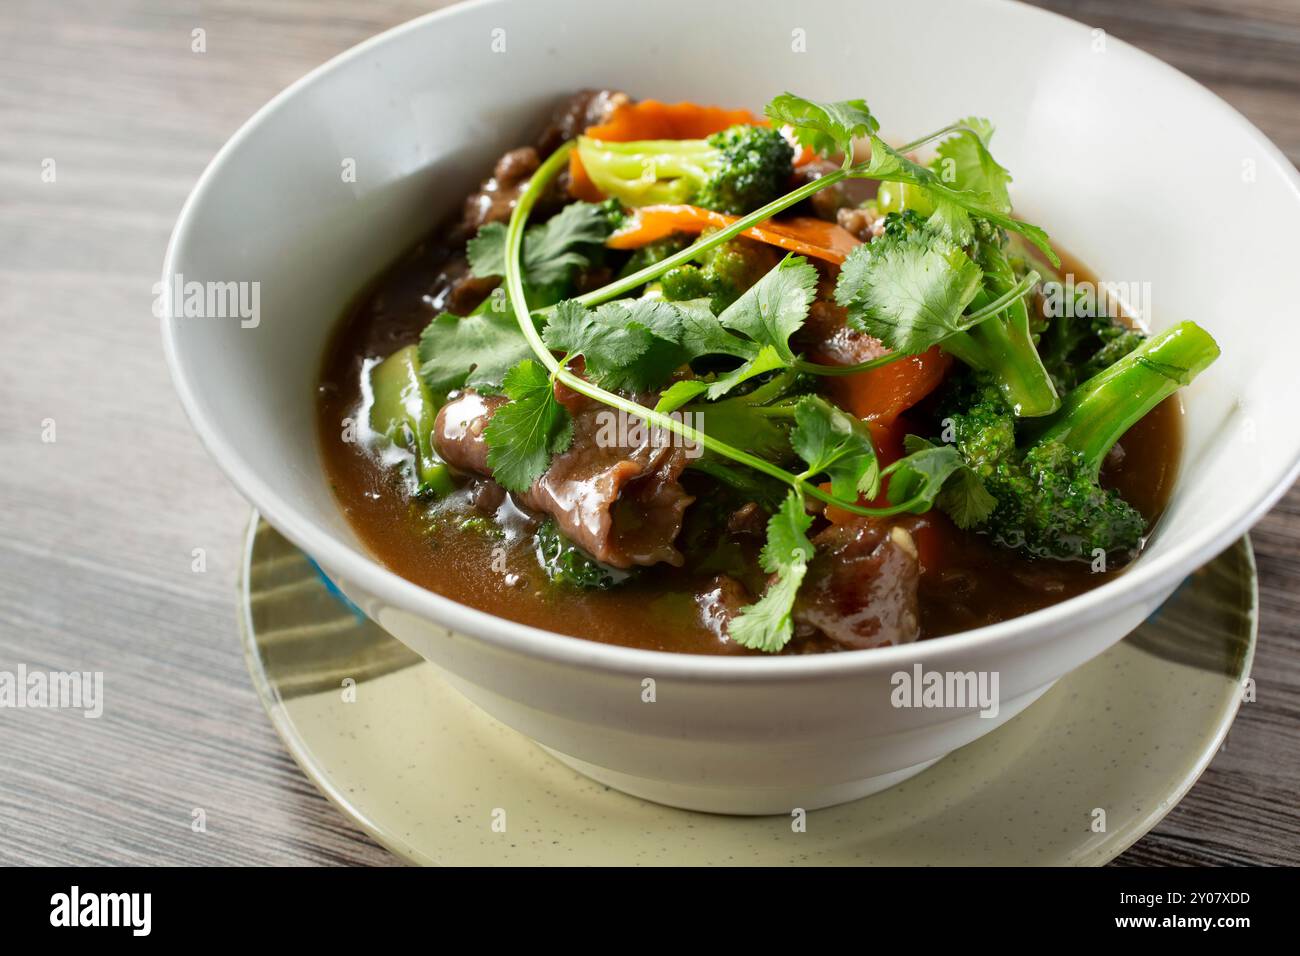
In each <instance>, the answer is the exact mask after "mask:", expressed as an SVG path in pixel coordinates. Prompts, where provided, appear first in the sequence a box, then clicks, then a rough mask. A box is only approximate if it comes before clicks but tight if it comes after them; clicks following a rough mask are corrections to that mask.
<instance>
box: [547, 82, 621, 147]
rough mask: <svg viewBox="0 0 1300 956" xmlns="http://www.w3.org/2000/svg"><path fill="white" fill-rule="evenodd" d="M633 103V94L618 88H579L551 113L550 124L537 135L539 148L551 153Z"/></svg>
mask: <svg viewBox="0 0 1300 956" xmlns="http://www.w3.org/2000/svg"><path fill="white" fill-rule="evenodd" d="M630 102H632V100H631V97H629V96H628V95H627V94H626V93H621V92H619V91H617V90H579V91H578V92H577V93H574V94H573V96H571V97H569V98H568V99H567V100H565V101H564V102H563V103H561V104H560V105H559V106H558V107H557V108H556V110H555V112H554V113H552V114H551V121H550V123H548V124H547V126H546V129H545V130H543V131H542V135H541V136H539V137H538V138H537V148H538V150H539V151H540V152H541V153H542V154H543V155H546V156H549V155H550V154H551V153H553V152H555V150H557V149H558V148H559V147H560V146H562V145H564V144H565V143H567V142H568V141H569V140H571V139H573V138H574V137H575V136H579V135H581V133H582V131H583V130H584V129H586V128H587V127H588V126H599V125H601V124H602V123H605V122H607V121H608V120H609V118H610V116H612V115H613V113H614V110H616V109H618V107H620V106H622V105H623V104H624V103H630Z"/></svg>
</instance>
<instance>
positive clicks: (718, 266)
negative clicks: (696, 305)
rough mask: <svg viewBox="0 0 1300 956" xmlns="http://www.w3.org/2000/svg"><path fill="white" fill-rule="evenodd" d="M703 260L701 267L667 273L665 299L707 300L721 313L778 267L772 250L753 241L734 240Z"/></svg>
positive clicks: (663, 285)
mask: <svg viewBox="0 0 1300 956" xmlns="http://www.w3.org/2000/svg"><path fill="white" fill-rule="evenodd" d="M700 259H701V261H700V264H699V265H695V264H691V265H684V266H677V267H676V268H675V269H670V270H669V271H668V272H665V273H664V275H663V277H662V278H661V279H660V280H659V285H660V291H661V292H662V294H663V297H664V298H665V299H668V300H669V301H672V302H681V301H685V300H690V299H708V300H709V304H710V307H711V308H712V309H713V311H714V312H715V313H718V312H722V311H723V310H724V309H726V308H727V307H728V306H729V305H731V304H732V303H733V302H735V301H736V300H737V299H738V298H740V296H741V294H742V293H743V292H745V290H746V289H748V288H749V287H750V286H752V285H753V284H754V283H756V282H757V281H758V280H759V279H760V278H762V277H763V276H764V275H766V274H767V273H768V272H770V271H771V269H772V267H773V266H775V265H776V263H777V257H776V255H775V253H774V252H773V249H772V247H771V246H768V245H765V244H762V243H758V242H755V241H753V240H751V239H733V240H731V241H730V242H728V243H725V244H723V245H721V246H718V247H717V248H716V249H711V250H710V251H709V252H707V253H705V254H704V255H703V256H701V257H700Z"/></svg>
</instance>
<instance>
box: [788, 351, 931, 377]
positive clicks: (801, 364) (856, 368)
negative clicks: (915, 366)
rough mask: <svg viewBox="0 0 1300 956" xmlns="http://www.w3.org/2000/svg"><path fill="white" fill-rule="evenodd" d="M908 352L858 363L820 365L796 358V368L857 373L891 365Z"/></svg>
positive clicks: (891, 353)
mask: <svg viewBox="0 0 1300 956" xmlns="http://www.w3.org/2000/svg"><path fill="white" fill-rule="evenodd" d="M908 355H909V353H907V352H890V353H888V354H887V355H880V356H877V357H876V358H873V359H870V360H869V361H866V362H859V363H858V364H856V365H818V364H817V363H816V362H805V361H804V360H803V359H800V358H797V359H795V360H794V365H792V366H791V368H794V369H796V370H798V371H800V372H807V373H808V374H809V375H857V374H858V373H859V372H869V371H871V370H872V369H873V368H880V367H881V366H882V365H889V364H890V363H892V362H897V361H898V360H899V359H903V358H907V357H908Z"/></svg>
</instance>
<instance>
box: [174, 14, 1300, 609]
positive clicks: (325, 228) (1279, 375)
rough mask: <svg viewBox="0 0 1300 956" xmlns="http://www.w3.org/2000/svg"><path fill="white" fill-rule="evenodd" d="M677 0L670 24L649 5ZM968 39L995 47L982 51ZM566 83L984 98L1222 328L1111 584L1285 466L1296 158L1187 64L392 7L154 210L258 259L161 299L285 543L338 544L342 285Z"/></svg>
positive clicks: (206, 409)
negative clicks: (336, 358)
mask: <svg viewBox="0 0 1300 956" xmlns="http://www.w3.org/2000/svg"><path fill="white" fill-rule="evenodd" d="M686 18H689V19H690V21H691V22H692V23H693V24H694V27H693V29H691V30H690V31H687V32H685V33H682V32H680V31H676V30H673V31H671V32H670V31H669V30H668V29H667V28H666V26H665V24H671V23H674V22H681V21H682V20H684V19H686ZM922 37H923V38H924V41H923V42H924V47H925V56H924V57H923V58H922V57H919V56H918V55H917V52H916V44H917V42H918V38H922ZM977 41H978V42H977ZM990 44H993V45H994V47H995V48H1005V49H1006V50H1007V55H1005V56H999V57H996V58H990V57H988V56H987V55H986V51H987V50H988V49H989V46H990ZM933 64H948V65H949V67H950V68H948V69H942V70H940V69H937V68H935V66H933ZM588 86H613V87H617V88H622V89H625V90H627V91H628V92H630V93H631V94H633V95H635V96H639V97H654V98H659V99H665V100H676V99H692V100H699V101H706V102H716V103H721V104H727V105H743V106H748V107H750V108H753V109H760V108H761V107H762V105H763V103H764V102H765V101H766V100H767V99H768V98H769V97H770V96H772V95H774V94H775V93H778V92H781V91H782V90H787V89H788V90H793V91H796V92H799V93H801V94H803V95H807V96H810V97H813V98H818V99H844V98H850V97H856V96H862V97H865V98H866V99H867V100H868V102H869V103H870V104H871V106H872V109H873V111H874V112H875V113H876V114H877V115H878V116H879V117H880V118H881V121H882V125H883V132H884V133H885V134H886V135H887V137H888V138H891V139H894V140H896V141H904V140H906V139H909V138H911V137H913V136H915V135H919V134H921V133H924V132H926V131H929V130H931V129H935V128H938V127H940V126H942V125H944V124H945V123H947V122H950V121H952V120H954V119H956V118H958V117H963V116H968V115H972V114H975V115H981V116H988V117H990V118H991V119H992V120H993V121H994V122H995V123H996V125H997V134H996V136H995V138H994V141H993V145H994V147H995V152H996V155H997V156H998V158H999V160H1000V161H1001V162H1003V163H1004V164H1005V165H1007V166H1008V167H1009V168H1010V169H1011V170H1012V172H1013V173H1014V175H1015V182H1014V184H1013V196H1014V199H1015V202H1016V205H1017V212H1018V214H1019V215H1021V216H1022V217H1024V218H1027V219H1030V220H1033V221H1036V222H1039V223H1041V224H1043V225H1044V226H1045V227H1046V228H1047V229H1048V231H1049V232H1050V233H1051V234H1052V236H1053V237H1054V238H1055V239H1056V240H1057V241H1059V242H1060V243H1061V245H1062V247H1063V248H1065V249H1068V250H1070V251H1071V252H1072V253H1074V254H1075V255H1077V256H1078V257H1080V258H1081V259H1082V260H1083V261H1084V262H1085V263H1087V264H1088V265H1089V266H1090V267H1091V268H1092V269H1094V270H1095V271H1096V272H1097V273H1099V274H1100V275H1101V276H1102V277H1103V278H1104V279H1107V280H1115V281H1123V282H1132V283H1137V284H1139V286H1140V288H1142V289H1144V290H1146V292H1145V293H1144V295H1149V309H1148V310H1146V311H1145V314H1144V316H1143V317H1144V319H1146V321H1147V322H1148V323H1149V324H1150V326H1151V327H1152V328H1154V329H1160V328H1163V327H1166V326H1168V325H1171V324H1174V323H1176V322H1178V321H1180V320H1183V319H1195V320H1196V321H1197V322H1199V323H1201V324H1202V325H1204V326H1205V327H1206V328H1208V329H1209V330H1210V331H1211V332H1212V333H1213V334H1214V335H1215V337H1216V338H1217V339H1218V340H1219V342H1220V345H1221V346H1222V348H1223V356H1222V358H1221V359H1220V360H1219V362H1218V363H1217V364H1216V365H1215V366H1214V367H1213V368H1212V369H1211V370H1210V371H1209V372H1207V373H1206V374H1205V375H1203V376H1202V377H1201V378H1200V379H1199V380H1198V381H1197V382H1196V383H1195V385H1194V386H1193V387H1192V388H1190V389H1188V390H1187V392H1186V394H1185V402H1186V408H1187V419H1186V424H1187V428H1186V441H1185V447H1184V451H1183V462H1182V469H1181V480H1180V484H1179V487H1178V490H1177V492H1176V494H1175V496H1174V500H1173V502H1172V505H1171V507H1170V509H1169V511H1168V513H1167V514H1166V516H1165V518H1164V520H1163V521H1162V524H1161V526H1160V528H1159V531H1158V533H1157V535H1156V537H1155V540H1154V542H1153V544H1152V546H1151V548H1150V550H1149V552H1148V553H1147V554H1146V555H1145V556H1144V558H1143V559H1142V562H1140V566H1139V567H1138V568H1136V569H1134V571H1133V572H1132V573H1131V574H1130V575H1126V576H1125V578H1122V579H1120V581H1119V582H1117V583H1116V584H1114V585H1110V586H1109V587H1116V588H1123V587H1125V586H1127V585H1126V581H1127V579H1131V578H1135V577H1139V576H1140V575H1141V574H1147V573H1150V574H1157V573H1160V570H1161V569H1162V568H1163V569H1165V570H1168V569H1170V568H1172V567H1173V565H1174V564H1176V563H1178V562H1183V563H1184V564H1185V563H1186V562H1187V561H1188V560H1189V559H1190V558H1191V557H1193V556H1195V557H1199V558H1201V559H1208V558H1209V557H1210V556H1211V554H1210V553H1209V552H1210V551H1211V550H1212V549H1213V548H1214V547H1216V546H1222V545H1226V544H1227V543H1228V541H1227V539H1226V537H1225V536H1226V535H1229V534H1232V533H1234V529H1235V533H1239V532H1240V530H1242V527H1243V526H1244V523H1245V522H1246V521H1247V520H1248V519H1249V518H1251V517H1252V516H1253V515H1254V514H1255V513H1257V512H1258V510H1259V509H1260V508H1262V507H1263V506H1264V505H1265V504H1266V503H1267V502H1268V501H1269V500H1270V499H1271V496H1273V495H1275V494H1276V493H1277V491H1278V489H1279V486H1280V485H1281V484H1282V483H1283V482H1284V481H1285V480H1286V478H1287V476H1288V475H1290V474H1291V473H1292V470H1293V467H1294V464H1295V462H1296V459H1297V454H1298V452H1300V423H1297V421H1296V419H1295V417H1294V415H1293V414H1292V411H1291V410H1292V408H1294V407H1295V405H1296V401H1297V398H1300V376H1297V375H1295V374H1294V372H1293V371H1292V370H1291V368H1290V364H1291V361H1292V359H1291V355H1290V353H1291V351H1292V349H1291V346H1293V345H1294V344H1296V340H1297V336H1298V334H1300V333H1298V332H1297V326H1296V323H1295V320H1294V315H1293V312H1294V310H1293V308H1292V306H1291V296H1290V295H1289V294H1288V293H1287V289H1288V286H1289V282H1290V279H1291V273H1292V271H1293V270H1294V268H1295V266H1294V263H1296V262H1297V261H1300V229H1297V228H1296V226H1297V225H1300V194H1298V192H1297V186H1296V181H1297V177H1296V175H1295V171H1294V169H1292V168H1291V167H1290V165H1289V164H1287V163H1286V161H1285V160H1284V159H1282V158H1281V156H1280V154H1278V153H1277V151H1276V150H1275V149H1274V148H1273V147H1272V146H1271V145H1270V144H1268V143H1267V141H1266V140H1264V138H1263V137H1262V136H1261V135H1260V134H1259V133H1258V132H1257V131H1255V130H1254V129H1253V128H1252V127H1251V126H1250V125H1249V124H1247V123H1246V122H1245V121H1244V120H1242V119H1241V118H1240V117H1239V116H1238V115H1237V114H1235V113H1234V112H1233V111H1231V110H1230V109H1229V108H1227V107H1226V106H1225V105H1224V104H1222V103H1221V102H1220V101H1218V100H1217V99H1215V98H1214V97H1213V96H1212V95H1210V94H1209V93H1208V92H1206V91H1204V90H1203V89H1202V88H1200V87H1199V86H1197V85H1195V84H1194V83H1192V82H1191V81H1189V80H1187V79H1186V78H1185V77H1182V76H1181V75H1179V74H1177V73H1175V72H1174V71H1173V70H1171V69H1169V68H1167V67H1165V66H1163V65H1162V64H1159V63H1158V62H1156V61H1154V60H1153V59H1151V58H1150V57H1148V56H1146V55H1145V54H1142V53H1139V52H1138V51H1135V50H1133V49H1132V48H1128V47H1126V46H1124V45H1123V44H1120V43H1119V42H1117V41H1115V40H1113V39H1110V38H1108V37H1105V36H1102V35H1099V34H1097V33H1094V32H1093V31H1091V30H1089V29H1088V28H1086V27H1084V26H1082V25H1079V24H1075V23H1072V22H1069V21H1066V20H1064V19H1061V18H1059V17H1056V16H1054V15H1050V14H1046V13H1043V12H1041V11H1037V10H1034V9H1031V8H1027V7H1021V6H1019V5H1014V4H1003V3H994V2H976V3H968V2H961V3H957V2H953V3H949V2H938V0H928V2H921V3H913V4H907V5H903V6H899V5H897V4H888V5H887V4H884V3H862V2H857V0H855V2H847V0H846V2H842V3H841V2H826V3H818V4H813V5H804V6H802V7H799V8H792V7H791V6H790V5H789V4H787V3H785V2H782V0H758V2H754V0H751V2H750V3H748V4H747V5H746V14H745V16H744V17H742V18H737V17H736V15H735V13H734V10H728V9H725V8H724V7H723V6H722V5H709V4H700V3H698V2H697V0H692V2H687V0H660V2H658V3H656V4H653V5H644V4H617V5H615V4H596V3H589V2H579V0H559V2H553V3H549V4H546V5H541V4H532V3H524V2H513V0H503V2H492V3H472V4H468V5H466V6H463V7H456V8H453V9H452V10H450V11H448V12H446V13H444V14H438V15H434V16H431V17H426V18H423V19H421V20H419V21H415V22H413V23H412V24H408V25H407V26H405V27H402V28H399V29H398V30H396V31H392V32H390V33H388V34H385V35H382V36H381V37H378V38H375V39H373V40H371V41H368V42H367V43H365V44H362V45H361V46H360V47H358V48H356V49H354V50H352V51H350V52H349V53H347V54H344V55H343V56H342V57H340V58H339V59H337V60H335V61H333V62H332V63H330V64H329V65H327V66H326V67H325V68H323V69H321V70H319V71H317V72H316V73H314V74H312V75H310V76H309V77H307V78H306V79H305V80H303V81H300V82H299V83H298V84H297V85H295V86H294V87H292V88H291V89H290V90H289V91H286V93H285V94H282V95H281V96H280V97H279V98H277V99H276V100H275V101H273V102H272V103H271V104H270V105H269V106H268V107H267V108H265V109H264V110H263V111H262V112H260V113H259V114H258V115H257V116H256V117H255V118H254V119H253V120H252V121H250V123H249V124H248V125H247V126H246V127H245V128H244V129H242V130H241V131H240V133H239V134H237V135H236V137H235V138H234V139H233V140H232V141H231V143H230V144H228V145H227V147H226V149H225V150H223V152H222V153H221V154H220V155H219V157H218V158H217V160H215V161H214V163H213V165H212V167H211V168H210V169H209V170H208V172H207V173H206V174H205V176H204V178H203V180H202V181H201V183H200V185H199V187H198V188H196V190H195V193H194V195H193V196H192V197H191V200H190V202H189V204H188V205H187V207H186V209H185V211H184V213H183V214H182V218H181V222H180V224H179V225H178V228H177V232H176V234H175V236H174V237H173V244H172V248H171V249H170V251H169V255H168V262H167V266H166V268H167V271H168V273H169V275H168V277H167V278H168V281H170V282H173V283H175V282H176V281H177V278H176V277H180V278H181V280H182V281H183V282H184V283H190V282H200V283H212V282H216V283H227V282H232V281H234V282H247V283H257V298H256V303H257V305H258V315H257V316H256V324H255V325H254V323H253V320H252V319H245V320H244V321H241V320H240V317H238V316H234V317H228V318H222V317H206V318H205V317H189V318H186V317H166V318H164V325H165V327H166V333H167V337H168V340H169V346H168V348H169V354H170V356H171V360H172V362H173V369H174V373H175V376H176V378H177V382H178V386H179V388H180V391H181V394H182V396H183V398H184V399H185V401H186V404H187V406H188V408H189V411H190V413H191V416H192V417H193V418H194V419H195V422H196V425H197V427H198V429H199V431H200V433H201V434H202V436H203V437H204V439H205V441H207V443H208V444H209V446H210V447H211V448H212V450H213V452H214V454H215V455H216V457H217V458H218V460H219V461H220V462H221V463H222V465H223V466H224V467H225V468H226V469H227V471H228V472H229V473H230V474H231V476H232V478H233V479H234V480H235V482H236V484H237V485H238V486H239V487H240V488H241V490H243V491H244V492H245V494H247V495H248V496H249V497H250V498H252V499H253V501H254V502H255V503H256V504H257V505H258V506H259V507H260V508H261V509H262V510H263V512H264V513H265V514H267V515H268V516H269V518H270V519H271V520H272V521H273V523H276V524H277V525H278V526H280V527H281V528H282V529H284V530H286V531H287V533H289V534H290V536H291V537H295V539H297V540H298V542H299V543H300V544H304V543H305V542H304V541H303V540H302V535H301V534H295V533H294V532H295V529H302V528H308V527H310V528H313V529H314V533H315V534H323V535H325V536H327V537H328V538H329V539H332V541H333V542H334V544H335V545H336V546H337V547H339V548H351V549H356V551H357V552H359V551H360V548H359V546H358V545H357V543H356V539H355V537H354V536H353V534H352V532H351V530H350V529H349V527H348V525H347V523H346V521H345V520H344V518H343V516H342V515H341V514H340V512H339V510H338V508H337V506H336V504H335V501H334V499H333V496H332V494H331V492H330V489H329V487H328V485H327V482H326V481H325V477H324V473H323V470H322V467H321V463H320V458H319V452H318V448H317V441H316V426H315V420H314V412H313V408H314V400H315V396H314V390H315V385H316V377H317V375H318V372H319V368H320V363H321V359H322V355H323V350H324V347H325V343H326V341H327V339H328V336H329V334H330V331H331V329H332V328H333V327H334V325H335V323H336V321H337V320H338V319H339V317H340V315H341V313H342V311H343V309H344V307H345V306H346V304H347V303H348V302H349V301H350V300H351V299H352V298H353V296H354V295H355V294H356V293H357V292H358V290H360V289H361V288H362V286H363V285H364V284H365V283H366V282H367V281H368V280H369V279H371V278H372V277H373V276H375V275H376V274H377V273H378V272H379V271H380V270H381V269H382V268H383V267H384V266H385V265H386V264H387V263H388V262H390V261H391V260H392V259H393V258H394V257H395V256H396V255H398V254H399V253H400V252H401V251H402V250H403V249H404V248H406V247H408V246H409V245H410V244H411V243H412V242H413V241H415V240H416V239H417V238H418V237H419V236H420V235H422V234H423V233H425V232H426V231H427V230H428V229H429V228H430V227H431V225H432V224H434V223H435V222H437V221H438V220H439V219H441V218H442V217H443V216H444V215H446V214H448V213H449V212H450V211H451V210H452V209H453V208H454V207H455V206H456V205H457V204H458V203H459V201H460V199H461V197H463V196H464V195H465V194H466V193H467V192H468V191H469V190H470V189H471V188H473V186H474V185H475V184H476V183H477V181H478V180H479V179H480V178H482V177H483V176H484V174H485V173H486V171H487V170H488V169H489V168H490V165H491V163H492V162H493V160H494V159H495V158H496V157H497V156H498V155H499V154H500V153H501V152H502V151H503V150H504V149H506V148H508V147H510V146H512V145H517V144H518V143H520V142H524V141H526V140H527V139H528V138H529V136H530V135H531V134H532V133H533V132H534V131H535V130H536V129H537V128H538V127H539V125H540V123H541V120H542V118H543V117H544V116H545V114H546V112H547V111H548V110H549V107H550V106H551V105H552V104H553V103H554V102H556V101H557V100H558V99H559V98H560V97H562V96H564V95H565V94H567V93H569V92H571V91H574V90H576V89H579V88H582V87H588ZM349 169H355V177H354V178H355V181H350V180H351V179H352V178H353V177H350V176H348V175H345V173H347V172H348V170H349ZM1142 284H1145V285H1142ZM174 287H176V288H179V289H180V290H181V291H184V286H174ZM178 307H179V304H178V303H176V302H173V308H174V309H176V308H178ZM181 311H183V308H182V309H181ZM339 553H342V552H341V551H340V552H339ZM353 560H356V561H363V560H365V559H364V558H363V557H361V555H360V554H359V553H358V554H356V555H355V557H354V558H353ZM1148 568H1150V569H1151V570H1150V571H1149V572H1148V571H1147V569H1148ZM1102 590H1103V591H1105V590H1106V589H1102ZM1100 593H1101V592H1093V594H1092V595H1090V596H1085V597H1083V598H1080V599H1077V600H1080V601H1089V600H1094V601H1095V600H1098V599H1099V598H1097V597H1096V595H1098V594H1100Z"/></svg>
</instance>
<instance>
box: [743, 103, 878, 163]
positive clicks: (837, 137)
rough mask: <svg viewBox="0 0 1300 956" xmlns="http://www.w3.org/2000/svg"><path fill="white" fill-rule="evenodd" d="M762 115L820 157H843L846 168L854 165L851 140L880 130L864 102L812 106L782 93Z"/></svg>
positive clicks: (816, 104) (814, 104)
mask: <svg viewBox="0 0 1300 956" xmlns="http://www.w3.org/2000/svg"><path fill="white" fill-rule="evenodd" d="M763 112H765V113H766V114H767V116H768V118H769V119H770V120H772V122H774V123H787V124H789V125H790V126H792V127H794V133H795V138H796V139H797V140H798V141H799V142H800V143H801V144H802V145H804V146H807V147H809V148H811V149H814V150H816V151H817V152H818V153H820V154H821V155H823V156H827V157H832V156H834V155H835V154H836V153H843V154H844V165H845V166H846V167H847V166H849V165H850V164H851V163H852V162H853V140H854V139H856V138H858V137H860V136H869V135H871V134H872V133H874V132H875V131H876V130H878V129H879V128H880V124H879V123H878V122H876V118H875V117H874V116H872V115H871V110H870V109H869V108H868V107H867V104H866V101H865V100H840V101H838V102H835V103H815V102H813V101H812V100H807V99H804V98H803V97H802V96H795V95H794V94H793V93H782V94H781V95H780V96H778V97H776V98H775V99H774V100H772V102H770V103H768V104H767V107H766V108H765V109H764V111H763Z"/></svg>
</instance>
